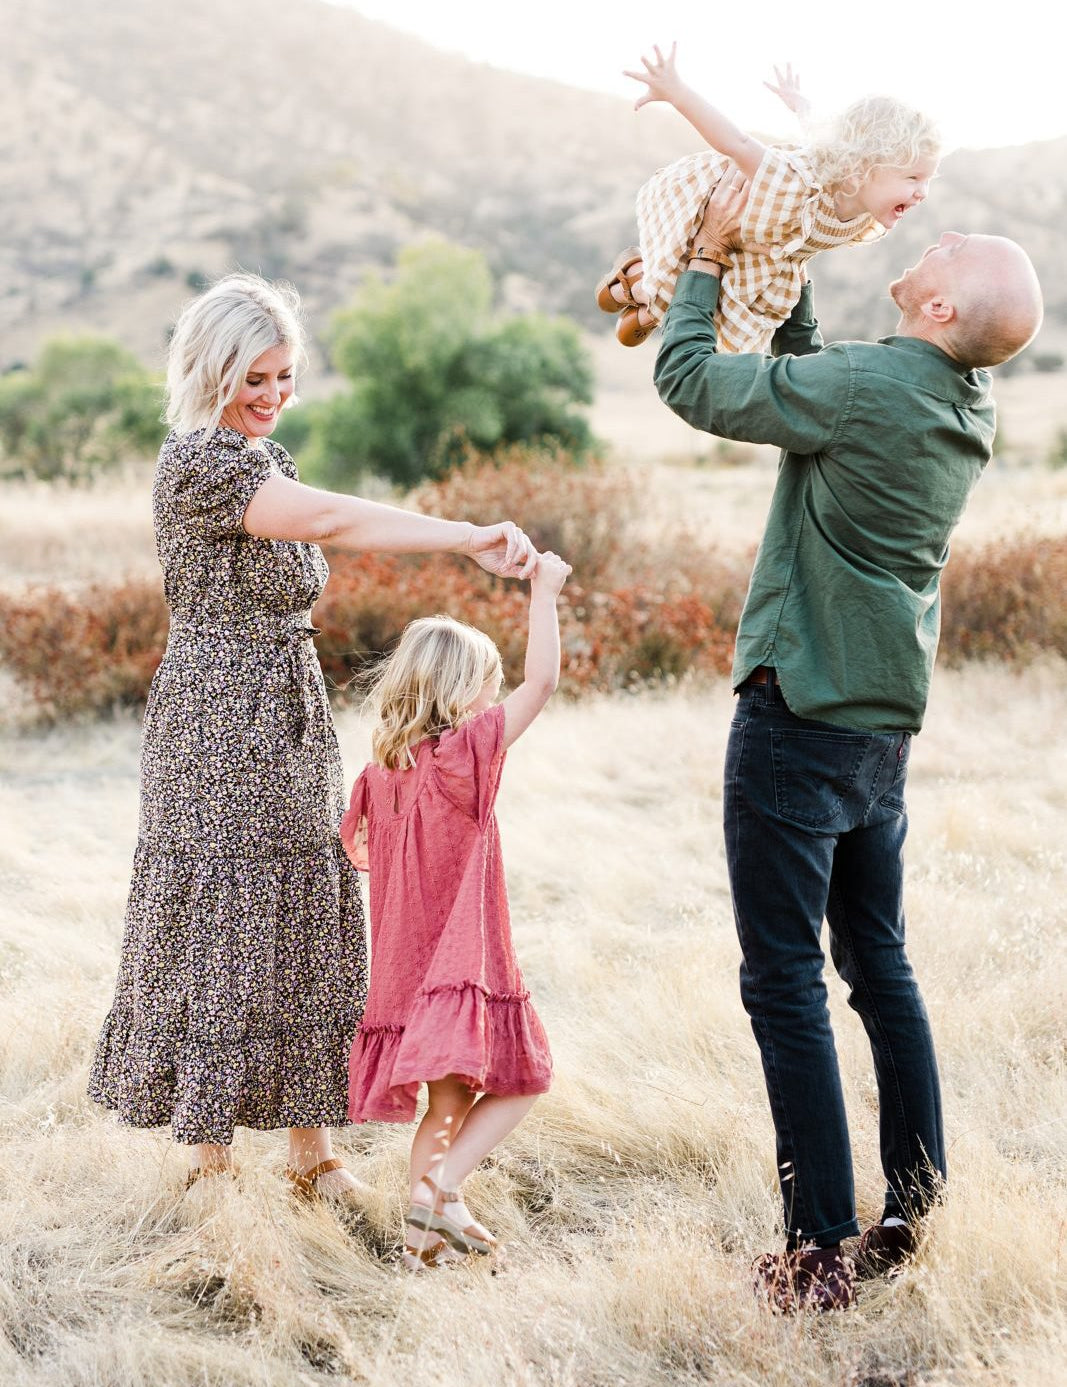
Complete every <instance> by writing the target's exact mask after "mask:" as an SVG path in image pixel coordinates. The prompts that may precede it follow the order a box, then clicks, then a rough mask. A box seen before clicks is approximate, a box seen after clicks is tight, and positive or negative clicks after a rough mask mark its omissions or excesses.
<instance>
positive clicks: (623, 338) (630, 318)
mask: <svg viewBox="0 0 1067 1387" xmlns="http://www.w3.org/2000/svg"><path fill="white" fill-rule="evenodd" d="M655 330H656V324H655V323H642V321H641V310H640V308H638V307H633V308H624V309H623V311H622V312H621V313H620V315H619V321H618V322H617V323H616V324H615V336H616V337H617V338H618V339H619V341H620V342H621V343H622V345H623V346H624V347H639V346H640V345H641V343H642V342H644V341H646V340H647V339H648V338H649V337H651V336H652V334H653V333H654V332H655Z"/></svg>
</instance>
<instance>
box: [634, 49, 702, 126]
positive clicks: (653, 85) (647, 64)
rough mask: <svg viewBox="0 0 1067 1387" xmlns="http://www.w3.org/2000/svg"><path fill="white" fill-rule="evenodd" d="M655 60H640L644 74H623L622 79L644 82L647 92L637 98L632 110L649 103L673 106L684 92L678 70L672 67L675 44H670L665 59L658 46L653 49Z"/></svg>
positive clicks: (683, 84)
mask: <svg viewBox="0 0 1067 1387" xmlns="http://www.w3.org/2000/svg"><path fill="white" fill-rule="evenodd" d="M652 51H653V53H655V55H656V56H655V58H644V57H643V58H642V59H641V62H642V63H643V64H644V68H645V70H644V72H623V74H622V75H623V76H624V77H632V78H633V79H634V81H635V82H644V84H645V86H646V87H648V91H646V92H645V94H644V96H639V97H638V98H637V100H636V101H635V102H634V110H635V111H639V110H640V109H641V107H642V106H644V105H646V104H647V103H648V102H649V101H669V102H670V103H671V105H672V106H673V105H675V103H676V101H677V99H678V98H679V97H680V96H681V95H682V93H683V92H684V91H685V90H686V87H685V83H684V82H683V81H682V79H681V78H680V77H679V76H678V69H677V68H676V67H675V65H674V55H675V53H676V52H677V51H678V45H677V44H676V43H672V44H671V51H670V52H669V53H668V54H667V56H666V57H664V56H663V54H662V53H661V52H660V50H659V47H658V45H657V46H656V47H654V48H653V50H652Z"/></svg>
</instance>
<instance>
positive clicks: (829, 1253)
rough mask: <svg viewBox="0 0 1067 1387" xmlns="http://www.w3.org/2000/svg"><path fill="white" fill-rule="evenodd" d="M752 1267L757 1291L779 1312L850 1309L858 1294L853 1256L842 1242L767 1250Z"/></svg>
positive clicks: (816, 1312)
mask: <svg viewBox="0 0 1067 1387" xmlns="http://www.w3.org/2000/svg"><path fill="white" fill-rule="evenodd" d="M752 1270H753V1273H754V1275H755V1286H756V1294H757V1295H762V1296H765V1297H766V1298H767V1302H768V1304H769V1305H770V1308H771V1309H772V1310H773V1311H774V1313H775V1314H776V1315H795V1314H798V1313H799V1312H800V1311H802V1310H811V1311H813V1312H814V1313H815V1314H817V1315H821V1314H824V1313H825V1312H826V1311H827V1310H847V1309H848V1307H849V1306H850V1305H851V1304H852V1301H853V1299H854V1298H855V1290H854V1288H853V1270H852V1258H851V1257H846V1256H845V1255H844V1254H843V1253H842V1251H841V1248H840V1246H838V1247H808V1248H803V1249H802V1250H801V1251H799V1252H765V1253H764V1254H763V1256H762V1257H757V1258H756V1260H755V1262H753V1264H752Z"/></svg>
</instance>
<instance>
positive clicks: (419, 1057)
mask: <svg viewBox="0 0 1067 1387" xmlns="http://www.w3.org/2000/svg"><path fill="white" fill-rule="evenodd" d="M449 1074H457V1075H459V1077H460V1078H462V1079H464V1080H465V1081H466V1082H467V1083H468V1084H470V1086H471V1088H473V1089H477V1090H478V1091H479V1092H481V1093H501V1094H534V1093H547V1091H548V1089H549V1087H550V1085H551V1082H552V1056H551V1054H550V1052H549V1048H548V1040H547V1037H546V1036H545V1032H544V1027H543V1026H542V1025H541V1022H540V1020H539V1018H538V1015H537V1013H536V1012H535V1011H534V1009H533V1005H532V1004H531V1002H530V994H529V993H528V992H487V991H486V989H485V988H484V987H482V986H481V985H480V984H478V983H457V984H455V985H452V986H448V987H436V988H434V989H433V990H432V991H430V992H427V993H423V994H422V995H421V996H420V998H419V999H418V1001H417V1002H416V1004H415V1007H414V1009H413V1011H412V1013H411V1016H410V1017H409V1018H408V1022H407V1025H406V1026H361V1027H360V1029H359V1032H358V1034H357V1035H356V1039H355V1041H354V1043H353V1045H352V1053H351V1056H350V1058H349V1065H348V1116H349V1119H350V1121H352V1122H411V1121H412V1120H413V1119H414V1117H415V1104H416V1100H417V1098H418V1094H419V1085H420V1084H423V1083H426V1082H427V1081H432V1080H434V1079H443V1078H445V1077H447V1076H448V1075H449Z"/></svg>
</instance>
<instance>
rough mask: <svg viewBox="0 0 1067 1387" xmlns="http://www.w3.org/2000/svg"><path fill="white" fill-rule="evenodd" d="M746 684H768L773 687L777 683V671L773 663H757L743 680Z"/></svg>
mask: <svg viewBox="0 0 1067 1387" xmlns="http://www.w3.org/2000/svg"><path fill="white" fill-rule="evenodd" d="M745 683H746V684H760V685H762V686H766V685H767V684H770V685H771V687H772V688H773V687H774V685H775V684H777V683H778V673H777V671H776V670H775V668H774V666H773V665H757V666H756V668H755V669H754V670H753V671H752V673H751V674H750V675H749V676H748V678H747V679H746V680H745Z"/></svg>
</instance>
